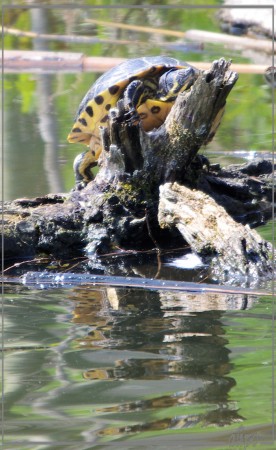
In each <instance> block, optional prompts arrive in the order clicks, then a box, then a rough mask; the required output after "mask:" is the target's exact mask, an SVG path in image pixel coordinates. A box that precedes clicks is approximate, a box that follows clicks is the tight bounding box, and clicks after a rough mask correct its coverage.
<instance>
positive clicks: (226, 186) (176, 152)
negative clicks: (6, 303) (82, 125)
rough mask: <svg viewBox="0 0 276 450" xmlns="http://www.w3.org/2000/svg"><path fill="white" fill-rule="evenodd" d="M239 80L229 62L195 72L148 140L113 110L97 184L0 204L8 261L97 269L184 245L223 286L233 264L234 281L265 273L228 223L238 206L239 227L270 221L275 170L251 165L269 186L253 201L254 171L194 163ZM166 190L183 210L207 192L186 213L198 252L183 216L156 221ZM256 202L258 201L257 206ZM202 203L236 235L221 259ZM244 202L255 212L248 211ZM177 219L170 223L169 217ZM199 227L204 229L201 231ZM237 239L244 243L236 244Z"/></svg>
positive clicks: (247, 235) (243, 234)
mask: <svg viewBox="0 0 276 450" xmlns="http://www.w3.org/2000/svg"><path fill="white" fill-rule="evenodd" d="M236 80H237V74H236V73H235V72H232V71H231V70H230V62H227V61H225V60H224V59H220V60H219V61H215V62H214V63H213V65H212V67H211V68H210V69H209V70H208V71H205V72H201V73H200V75H199V77H198V79H197V80H196V82H195V84H194V85H193V87H192V89H191V90H190V91H189V92H186V93H182V94H179V96H178V98H177V101H176V102H175V105H174V106H173V108H172V110H171V112H170V114H169V115H168V117H167V119H166V121H165V123H164V124H163V125H162V126H161V127H160V128H158V129H156V130H153V131H151V132H149V133H146V132H144V131H143V129H142V128H141V127H140V124H133V123H131V122H127V121H125V120H124V117H123V116H122V115H121V113H120V105H118V106H119V109H118V111H117V110H113V111H112V112H111V117H110V128H106V129H103V130H101V131H102V142H103V152H102V155H101V158H100V161H99V166H100V170H99V172H98V174H97V176H96V178H95V180H93V181H92V182H91V183H89V184H88V185H87V186H86V187H85V188H84V189H82V190H75V191H74V192H72V193H69V194H66V195H52V196H51V195H49V196H45V197H43V198H37V199H19V200H16V201H14V202H10V203H7V204H6V205H5V214H4V218H5V223H4V228H5V254H6V255H7V256H9V257H14V258H16V257H18V256H19V255H24V256H32V257H34V256H36V255H41V254H48V255H49V254H51V255H53V256H55V257H59V258H62V257H68V256H70V257H72V256H77V255H87V256H89V258H90V262H91V261H92V262H93V261H94V263H95V265H97V264H98V261H99V258H100V256H101V255H104V254H107V253H110V252H114V251H116V249H118V248H120V249H122V248H123V249H139V250H143V249H149V248H152V247H158V251H159V252H161V251H162V249H164V248H168V247H171V248H172V247H176V246H177V247H179V246H182V245H183V246H185V245H187V244H189V246H190V248H191V249H192V250H193V251H195V252H197V253H199V254H201V255H202V257H205V256H207V257H208V258H207V259H208V263H210V264H211V265H212V269H213V271H214V273H215V274H216V276H217V277H218V278H220V279H222V278H223V276H224V275H225V272H228V273H229V270H228V267H225V265H226V262H227V258H232V261H233V264H232V267H231V271H232V273H233V274H234V273H235V275H236V274H238V275H240V276H248V275H250V276H255V277H258V276H263V275H268V274H270V273H271V266H270V263H269V249H268V247H269V246H268V245H266V243H265V242H263V241H262V240H259V238H257V237H256V233H255V232H252V230H250V229H249V228H246V229H245V228H244V226H243V225H239V226H237V224H236V222H234V221H233V220H232V219H231V217H229V214H230V215H233V213H235V214H236V213H237V204H238V203H239V204H240V209H242V212H241V216H242V220H241V222H243V223H248V222H250V220H251V219H252V215H253V216H254V220H253V221H255V224H256V223H262V221H264V217H265V214H264V211H266V218H268V217H269V214H270V213H269V212H268V209H269V208H268V205H269V204H270V205H271V192H272V190H271V189H272V188H271V186H272V182H271V174H272V171H273V167H272V164H270V165H269V163H268V166H269V168H268V166H267V164H265V163H264V164H261V163H260V164H259V165H258V164H256V167H257V166H258V170H259V173H257V176H260V177H267V178H262V179H261V181H260V183H261V186H262V189H261V192H258V190H256V189H255V190H254V189H251V188H250V186H251V185H252V180H251V178H252V177H251V175H252V173H254V170H253V169H252V170H253V172H252V173H251V174H249V173H250V170H249V171H248V172H246V170H245V171H244V172H242V168H236V169H233V168H232V169H231V170H232V172H233V170H234V172H235V170H236V178H235V177H233V176H231V177H230V178H229V172H228V175H227V169H220V168H218V167H217V166H213V167H212V166H211V168H210V170H208V169H206V167H204V164H203V163H202V161H201V160H200V159H197V152H198V150H199V149H200V147H201V146H203V145H205V144H206V143H208V142H209V141H210V140H211V139H212V137H213V136H214V134H215V132H216V129H217V127H218V126H219V123H220V120H221V117H222V115H223V111H224V107H225V103H226V98H227V96H228V94H229V92H230V91H231V89H232V88H233V86H234V84H235V82H236ZM256 170H257V169H256ZM255 175H256V173H255ZM240 180H242V181H241V182H240ZM239 182H240V184H242V186H243V194H244V195H243V196H238V197H237V196H236V190H235V183H236V185H238V184H239ZM172 186H179V189H180V191H179V192H181V189H183V192H184V190H185V194H184V197H182V193H181V194H180V198H176V199H175V200H172V202H174V201H176V203H178V204H179V205H182V204H183V202H185V200H184V199H185V198H186V200H187V199H189V202H190V200H191V199H192V200H194V199H195V197H194V198H193V196H194V192H197V191H198V190H200V191H204V192H205V194H203V193H198V195H199V196H200V195H201V201H200V202H199V205H198V204H197V202H196V201H191V202H190V203H189V205H188V206H189V208H190V211H192V214H194V215H198V222H197V223H196V222H194V224H193V226H194V234H195V235H196V234H198V236H202V233H203V234H204V237H202V238H201V245H200V246H199V245H198V242H199V238H198V239H191V238H189V237H188V234H187V233H186V232H185V233H184V232H183V227H182V225H181V226H180V224H182V223H183V221H184V222H185V217H184V218H183V217H180V216H179V218H178V219H177V220H174V221H172V222H170V221H169V220H168V218H167V217H166V211H165V208H163V213H162V215H161V216H160V214H161V212H160V211H162V202H163V203H164V201H165V198H166V195H169V194H168V192H169V191H168V187H170V188H171V187H172ZM184 186H185V188H184ZM193 189H195V190H196V191H193ZM220 191H221V193H222V195H220ZM187 192H189V195H188V196H187ZM258 196H259V199H260V202H259V203H258V204H256V201H255V200H256V197H258ZM211 197H213V199H214V200H212V198H211ZM239 197H241V198H240V199H238V198H239ZM169 198H170V195H169ZM206 202H207V203H209V204H212V208H213V210H212V215H213V216H219V213H218V212H220V211H221V209H222V207H223V206H225V207H226V209H227V211H228V212H226V211H224V219H223V220H224V222H223V223H224V226H225V227H227V235H228V236H229V237H231V236H232V239H230V238H229V242H228V245H227V252H226V251H225V249H224V248H223V251H221V249H222V247H223V246H222V247H219V246H217V247H215V246H214V240H220V238H221V231H219V232H218V234H217V235H216V234H215V233H214V232H213V231H214V227H213V225H212V232H213V233H212V236H211V237H210V236H209V235H210V230H209V227H208V214H209V212H208V208H207V210H204V208H203V206H204V204H205V203H206ZM249 203H250V204H251V208H248V204H249ZM171 206H172V205H170V207H171ZM174 206H175V205H173V207H174ZM158 209H159V216H158ZM180 210H181V207H180ZM260 210H261V211H262V213H261V218H259V220H258V219H257V217H258V213H260ZM216 211H217V212H216ZM254 212H255V215H254V214H253V213H254ZM174 214H175V217H176V212H175V211H174ZM177 214H179V212H178V213H177ZM160 217H161V218H160ZM201 219H202V221H204V222H205V224H207V226H205V227H204V228H203V227H202V222H201ZM210 223H211V221H210ZM164 225H166V228H164ZM237 234H238V236H237ZM234 236H235V237H236V238H237V239H238V240H239V242H240V244H238V245H236V242H235V239H233V237H234ZM244 239H246V245H245V243H244V242H245V241H244ZM255 241H258V245H259V244H260V243H261V244H260V245H259V247H258V245H257V244H256V246H255V247H254V252H255V253H256V255H257V256H256V257H257V259H258V258H259V260H260V261H261V263H260V264H256V270H255V271H254V270H253V269H252V270H251V265H250V270H249V271H248V258H247V257H246V256H248V254H249V253H250V251H249V250H248V249H249V247H248V246H247V244H248V243H250V245H251V242H255ZM254 245H255V244H254ZM257 247H258V248H257ZM244 248H245V249H246V250H244ZM250 248H251V247H250ZM252 248H253V247H252ZM241 252H243V253H241ZM226 253H227V254H226ZM241 255H242V258H241ZM207 259H206V261H207ZM252 264H254V262H253V259H252ZM252 267H253V266H252ZM232 269H233V270H232ZM231 276H232V275H231ZM231 276H230V280H231ZM232 278H233V277H232Z"/></svg>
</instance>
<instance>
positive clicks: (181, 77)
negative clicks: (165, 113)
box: [158, 66, 199, 102]
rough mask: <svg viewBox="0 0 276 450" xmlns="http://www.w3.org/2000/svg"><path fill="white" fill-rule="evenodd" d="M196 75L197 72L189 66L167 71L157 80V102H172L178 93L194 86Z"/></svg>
mask: <svg viewBox="0 0 276 450" xmlns="http://www.w3.org/2000/svg"><path fill="white" fill-rule="evenodd" d="M198 75H199V71H198V70H197V69H195V68H194V67H191V66H187V67H185V68H183V69H174V68H173V69H171V70H168V71H167V72H165V73H164V74H163V75H162V76H161V77H160V79H159V88H158V98H159V100H161V101H165V102H170V101H174V100H175V99H176V97H177V95H178V94H179V92H183V91H186V90H187V89H189V88H190V87H191V86H192V85H193V84H194V82H195V80H196V79H197V77H198Z"/></svg>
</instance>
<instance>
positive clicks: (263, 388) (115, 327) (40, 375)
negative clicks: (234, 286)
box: [4, 285, 272, 449]
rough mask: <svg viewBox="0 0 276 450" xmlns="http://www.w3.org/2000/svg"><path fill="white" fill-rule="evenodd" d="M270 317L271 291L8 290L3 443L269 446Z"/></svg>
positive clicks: (25, 445)
mask: <svg viewBox="0 0 276 450" xmlns="http://www.w3.org/2000/svg"><path fill="white" fill-rule="evenodd" d="M230 305H231V307H230ZM226 308H228V310H226ZM271 318H272V317H271V297H268V296H263V297H256V296H251V295H249V296H248V295H238V294H217V293H211V294H195V293H185V292H181V293H176V292H170V291H160V292H158V291H148V290H142V289H131V288H116V289H115V288H113V287H107V288H100V289H98V288H95V287H93V286H91V287H90V286H79V287H75V288H71V289H55V290H46V291H45V290H44V291H43V290H42V291H37V290H33V289H28V288H26V287H23V286H22V285H15V286H14V285H11V286H9V285H8V286H7V288H6V295H5V341H4V342H5V353H4V368H5V378H4V385H5V404H4V409H5V416H4V417H5V443H6V447H5V448H20V449H34V448H35V449H42V448H43V449H48V448H49V449H50V448H68V449H70V448H72V449H74V448H76V446H77V447H78V448H81V449H88V448H109V446H110V448H113V447H116V448H129V449H131V448H140V447H139V445H140V444H139V443H140V442H142V444H141V445H144V447H143V446H142V447H141V448H150V447H148V445H157V446H158V448H167V447H166V445H167V444H165V442H167V441H166V439H165V441H164V438H167V439H168V438H170V440H171V443H172V445H175V447H173V448H178V447H177V445H180V444H182V445H184V443H185V442H188V443H189V445H190V447H189V448H213V447H212V442H213V439H215V441H216V444H215V445H214V448H228V446H229V445H230V444H231V439H232V440H233V439H234V437H233V436H234V433H235V432H236V433H237V430H241V427H243V430H244V431H243V432H242V434H243V435H245V436H249V437H250V435H251V434H252V430H251V428H250V427H252V426H254V427H255V428H254V430H259V429H262V433H261V434H260V432H259V431H258V432H257V431H254V433H258V435H255V437H254V439H258V443H259V444H261V443H263V442H264V444H265V443H266V445H268V444H267V443H268V442H269V440H270V439H271V429H270V423H271V419H272V402H271V389H272V380H271V370H272V348H271V338H272V321H271ZM250 430H251V431H250ZM207 432H208V435H207V436H208V437H206V433H207ZM179 433H181V434H179ZM239 433H241V431H239ZM249 437H248V438H249ZM209 438H210V440H209ZM141 439H142V441H140V440H141ZM206 439H207V442H209V443H210V445H209V444H208V445H206V443H207V442H206ZM204 441H205V443H204ZM17 443H18V444H17ZM100 445H101V446H100ZM185 445H186V444H185ZM179 448H181V447H179ZM184 448H185V447H184ZM264 448H269V447H264ZM271 448H272V447H271Z"/></svg>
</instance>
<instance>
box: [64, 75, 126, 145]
mask: <svg viewBox="0 0 276 450" xmlns="http://www.w3.org/2000/svg"><path fill="white" fill-rule="evenodd" d="M127 83H128V80H126V82H125V84H122V83H120V85H119V84H118V86H119V90H118V92H117V93H116V94H115V95H111V94H110V93H109V92H108V91H104V92H102V93H101V94H99V95H98V96H97V97H102V98H103V102H102V104H97V103H96V101H95V99H94V98H93V99H92V100H90V101H89V102H88V103H87V105H85V108H84V110H83V111H82V112H81V114H80V115H79V116H78V119H77V121H76V122H75V123H74V125H73V127H72V130H71V132H70V133H69V135H68V137H67V140H68V142H70V143H77V142H79V143H81V144H84V145H89V144H90V142H91V136H92V135H94V136H99V127H100V126H103V127H106V126H107V124H108V119H107V116H108V111H109V109H110V108H113V107H114V106H115V105H116V103H117V101H118V99H119V97H120V95H121V93H122V91H123V89H124V88H125V85H127ZM107 105H110V107H109V108H108V109H106V108H105V107H106V106H107ZM87 111H92V114H93V115H89V114H88V112H87ZM102 120H104V121H103V122H101V121H102ZM90 148H91V147H90Z"/></svg>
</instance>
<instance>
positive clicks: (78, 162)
mask: <svg viewBox="0 0 276 450" xmlns="http://www.w3.org/2000/svg"><path fill="white" fill-rule="evenodd" d="M96 165H97V162H96V161H95V157H94V155H93V154H92V153H91V150H90V151H89V150H88V151H87V152H83V153H80V154H79V155H78V156H76V158H75V159H74V163H73V169H74V174H75V182H76V189H78V190H80V189H83V188H84V187H85V186H86V185H87V184H88V183H89V182H90V181H92V180H93V179H94V176H93V174H92V171H91V170H92V169H93V167H95V166H96Z"/></svg>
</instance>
